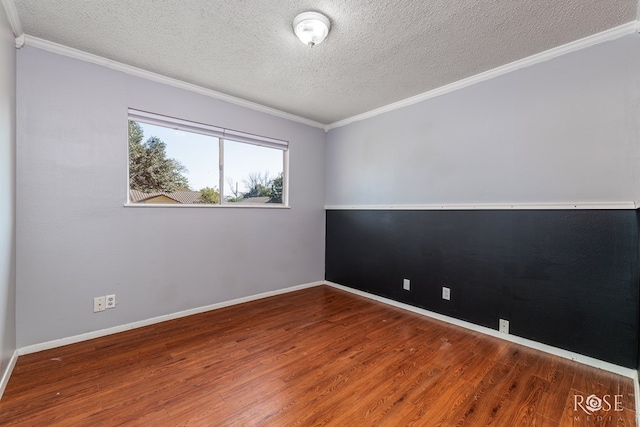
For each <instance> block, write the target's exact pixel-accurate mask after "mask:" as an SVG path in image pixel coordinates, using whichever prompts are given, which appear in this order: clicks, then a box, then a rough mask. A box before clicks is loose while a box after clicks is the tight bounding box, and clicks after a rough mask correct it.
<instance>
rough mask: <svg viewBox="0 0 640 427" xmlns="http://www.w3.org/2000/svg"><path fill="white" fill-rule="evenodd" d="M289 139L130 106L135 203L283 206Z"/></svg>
mask: <svg viewBox="0 0 640 427" xmlns="http://www.w3.org/2000/svg"><path fill="white" fill-rule="evenodd" d="M288 148H289V147H288V142H286V141H282V140H278V139H273V138H266V137H262V136H257V135H252V134H248V133H244V132H238V131H233V130H230V129H223V128H219V127H215V126H210V125H205V124H200V123H194V122H189V121H186V120H180V119H174V118H170V117H166V116H161V115H158V114H153V113H147V112H144V111H138V110H132V109H130V110H129V199H128V201H129V203H131V204H183V205H184V204H188V205H193V204H197V205H243V206H258V205H262V206H283V205H286V204H287V188H286V184H287V176H286V173H287V170H286V169H287V168H286V166H287V156H288Z"/></svg>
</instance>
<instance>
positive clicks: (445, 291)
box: [442, 286, 451, 301]
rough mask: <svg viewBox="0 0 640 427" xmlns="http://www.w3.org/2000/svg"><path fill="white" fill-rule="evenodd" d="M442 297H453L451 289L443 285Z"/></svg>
mask: <svg viewBox="0 0 640 427" xmlns="http://www.w3.org/2000/svg"><path fill="white" fill-rule="evenodd" d="M442 299H446V300H447V301H448V300H450V299H451V289H449V288H445V287H444V286H443V287H442Z"/></svg>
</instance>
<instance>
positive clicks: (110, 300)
mask: <svg viewBox="0 0 640 427" xmlns="http://www.w3.org/2000/svg"><path fill="white" fill-rule="evenodd" d="M105 298H106V299H107V302H106V304H105V308H116V294H113V295H107V296H106V297H105Z"/></svg>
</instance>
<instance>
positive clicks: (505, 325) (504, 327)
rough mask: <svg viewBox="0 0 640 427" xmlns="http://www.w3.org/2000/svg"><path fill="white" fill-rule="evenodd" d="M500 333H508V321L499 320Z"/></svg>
mask: <svg viewBox="0 0 640 427" xmlns="http://www.w3.org/2000/svg"><path fill="white" fill-rule="evenodd" d="M500 332H502V333H504V334H508V333H509V321H508V320H505V319H500Z"/></svg>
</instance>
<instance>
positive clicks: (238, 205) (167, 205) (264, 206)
mask: <svg viewBox="0 0 640 427" xmlns="http://www.w3.org/2000/svg"><path fill="white" fill-rule="evenodd" d="M123 206H124V207H125V208H180V209H184V208H199V209H202V208H204V209H217V208H247V209H291V206H285V205H275V204H259V205H258V204H256V205H252V204H248V203H247V204H242V203H224V204H217V205H214V204H208V203H202V204H182V203H125V204H124V205H123Z"/></svg>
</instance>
